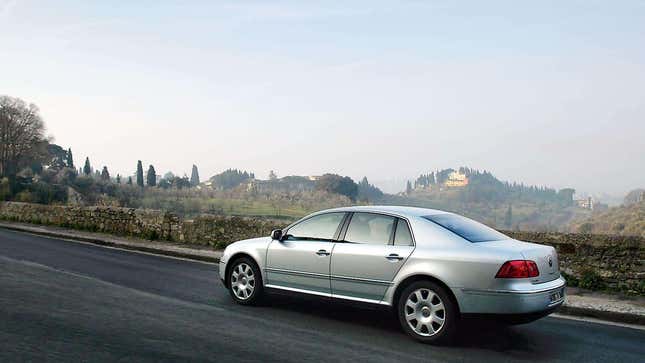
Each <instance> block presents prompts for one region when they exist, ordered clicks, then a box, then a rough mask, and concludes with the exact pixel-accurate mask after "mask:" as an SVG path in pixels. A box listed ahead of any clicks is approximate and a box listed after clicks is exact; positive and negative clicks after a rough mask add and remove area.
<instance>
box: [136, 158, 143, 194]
mask: <svg viewBox="0 0 645 363" xmlns="http://www.w3.org/2000/svg"><path fill="white" fill-rule="evenodd" d="M137 185H138V186H140V187H142V188H143V165H142V164H141V160H139V161H137Z"/></svg>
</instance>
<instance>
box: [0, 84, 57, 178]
mask: <svg viewBox="0 0 645 363" xmlns="http://www.w3.org/2000/svg"><path fill="white" fill-rule="evenodd" d="M46 143H47V139H46V138H45V124H44V123H43V120H42V119H41V117H40V114H39V110H38V107H36V105H34V104H29V105H27V104H26V103H25V102H24V101H23V100H21V99H19V98H13V97H9V96H0V176H9V177H10V178H13V177H14V176H15V174H16V173H17V172H18V171H19V170H21V169H22V168H23V167H26V166H28V165H30V164H31V163H32V161H33V160H34V159H38V158H39V156H40V155H42V154H43V152H44V150H43V146H44V145H46Z"/></svg>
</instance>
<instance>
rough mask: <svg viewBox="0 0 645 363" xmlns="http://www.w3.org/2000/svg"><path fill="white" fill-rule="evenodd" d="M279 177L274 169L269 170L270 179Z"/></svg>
mask: <svg viewBox="0 0 645 363" xmlns="http://www.w3.org/2000/svg"><path fill="white" fill-rule="evenodd" d="M276 179H278V174H276V173H275V172H274V171H273V170H271V171H270V172H269V180H276Z"/></svg>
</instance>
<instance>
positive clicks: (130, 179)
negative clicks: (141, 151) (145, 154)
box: [128, 176, 132, 185]
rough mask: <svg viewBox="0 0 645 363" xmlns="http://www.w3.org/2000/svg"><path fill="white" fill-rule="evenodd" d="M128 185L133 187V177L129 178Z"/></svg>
mask: <svg viewBox="0 0 645 363" xmlns="http://www.w3.org/2000/svg"><path fill="white" fill-rule="evenodd" d="M128 185H132V177H131V176H129V177H128Z"/></svg>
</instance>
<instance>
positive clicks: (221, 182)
mask: <svg viewBox="0 0 645 363" xmlns="http://www.w3.org/2000/svg"><path fill="white" fill-rule="evenodd" d="M250 177H251V176H250V174H249V173H248V172H246V171H240V170H237V169H227V170H225V171H223V172H222V173H219V174H217V175H213V176H212V177H211V182H212V183H213V186H214V187H216V188H220V189H232V188H235V187H236V186H238V185H240V184H242V183H243V182H245V181H246V180H248V179H249V178H250Z"/></svg>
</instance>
